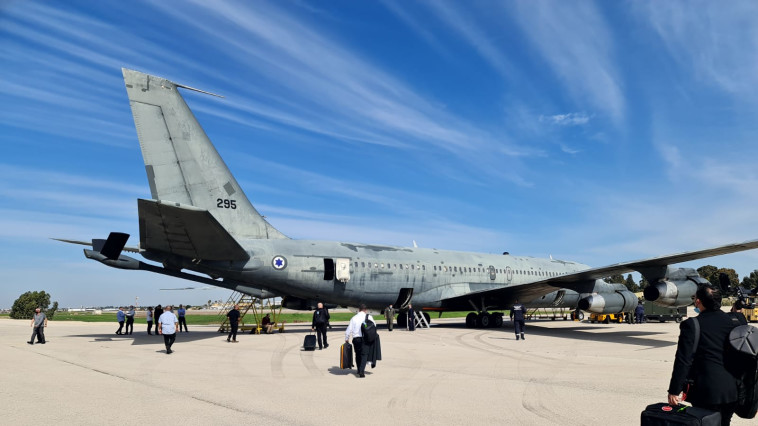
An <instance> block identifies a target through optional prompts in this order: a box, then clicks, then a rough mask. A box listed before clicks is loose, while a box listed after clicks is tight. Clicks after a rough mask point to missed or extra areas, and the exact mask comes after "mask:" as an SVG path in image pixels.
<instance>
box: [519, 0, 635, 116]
mask: <svg viewBox="0 0 758 426" xmlns="http://www.w3.org/2000/svg"><path fill="white" fill-rule="evenodd" d="M514 11H515V14H516V15H517V16H516V20H517V22H518V23H519V24H520V27H521V30H522V31H523V32H524V34H526V35H527V36H528V38H529V40H530V41H531V43H532V44H533V45H534V46H535V47H536V48H537V51H538V52H540V53H541V56H542V58H543V60H544V61H545V62H546V63H547V64H549V66H550V67H551V68H552V70H553V73H554V74H555V75H556V76H558V77H559V78H560V80H561V81H563V86H564V89H565V90H566V92H568V93H570V94H571V96H572V97H573V99H574V102H575V104H576V105H578V106H584V107H589V108H590V109H593V110H598V111H601V112H602V113H603V114H605V115H607V116H608V117H609V118H610V119H611V120H612V121H613V122H615V123H616V124H622V123H623V122H624V118H625V112H626V100H625V96H624V93H623V90H622V88H623V85H622V80H621V75H620V73H619V72H618V70H617V69H616V61H615V60H614V55H615V54H616V52H615V46H614V43H613V33H612V31H611V29H610V27H609V25H608V23H607V22H606V20H605V19H604V17H603V16H602V14H601V12H600V11H599V10H598V9H597V7H596V6H595V5H594V4H593V3H591V2H580V3H568V2H550V1H543V0H538V1H519V2H517V3H516V6H515V8H514Z"/></svg>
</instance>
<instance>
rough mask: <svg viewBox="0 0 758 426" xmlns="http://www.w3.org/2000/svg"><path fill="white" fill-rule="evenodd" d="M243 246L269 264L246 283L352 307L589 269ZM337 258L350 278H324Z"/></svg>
mask: <svg viewBox="0 0 758 426" xmlns="http://www.w3.org/2000/svg"><path fill="white" fill-rule="evenodd" d="M243 246H244V247H245V248H246V249H247V250H248V251H249V252H250V254H251V257H252V259H251V261H252V260H253V259H255V260H256V261H257V264H258V265H260V264H262V265H263V266H262V267H260V268H257V269H254V270H251V271H249V272H245V273H244V274H243V277H244V279H245V281H248V282H250V283H251V284H253V285H255V286H256V287H263V288H267V289H270V290H272V291H279V292H281V293H284V294H288V295H291V296H296V297H301V298H307V299H312V300H320V301H324V302H328V303H336V304H340V305H350V306H355V305H357V304H359V303H365V304H367V305H368V306H371V307H383V306H386V305H388V304H390V303H394V302H395V300H396V299H397V296H398V294H399V292H400V290H401V289H402V288H413V289H414V293H413V303H415V304H417V305H420V306H423V307H442V302H441V301H442V300H444V299H448V298H451V297H456V296H463V295H465V294H469V293H471V292H476V291H481V290H490V289H496V288H502V287H508V286H518V285H522V284H526V283H529V282H534V281H540V280H544V279H547V278H548V277H550V276H557V275H558V274H561V273H567V272H572V271H576V270H580V269H584V268H586V266H585V265H580V264H577V263H573V262H561V261H554V260H551V259H538V258H530V257H516V256H510V255H502V256H501V255H488V254H479V253H468V252H454V251H445V250H435V249H425V248H409V247H392V246H379V245H366V244H355V243H340V242H329V241H303V240H247V241H244V242H243ZM337 258H346V259H350V281H349V282H347V283H343V282H340V281H338V280H336V279H332V280H324V259H337ZM277 262H278V264H277ZM490 267H492V268H494V271H495V273H494V279H492V276H491V270H490ZM545 299H550V298H549V297H548V298H545ZM545 299H542V300H543V302H544V300H545ZM554 299H555V298H554V297H553V298H552V299H550V301H549V302H544V303H546V304H548V305H549V304H550V303H552V301H553V300H554ZM539 300H540V299H538V300H536V301H535V302H539Z"/></svg>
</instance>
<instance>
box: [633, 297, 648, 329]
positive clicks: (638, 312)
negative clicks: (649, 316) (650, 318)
mask: <svg viewBox="0 0 758 426" xmlns="http://www.w3.org/2000/svg"><path fill="white" fill-rule="evenodd" d="M644 320H645V307H644V306H642V302H641V301H640V302H638V303H637V307H636V308H634V322H635V323H637V324H642V322H643V321H644Z"/></svg>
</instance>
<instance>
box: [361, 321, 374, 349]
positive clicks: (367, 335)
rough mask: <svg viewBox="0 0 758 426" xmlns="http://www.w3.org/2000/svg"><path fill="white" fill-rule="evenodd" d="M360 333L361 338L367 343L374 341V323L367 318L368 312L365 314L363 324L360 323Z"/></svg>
mask: <svg viewBox="0 0 758 426" xmlns="http://www.w3.org/2000/svg"><path fill="white" fill-rule="evenodd" d="M361 334H363V340H365V341H366V342H368V343H374V341H375V340H376V324H374V322H373V321H369V320H368V314H366V317H365V318H364V319H363V324H361Z"/></svg>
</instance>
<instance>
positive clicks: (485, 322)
mask: <svg viewBox="0 0 758 426" xmlns="http://www.w3.org/2000/svg"><path fill="white" fill-rule="evenodd" d="M476 325H478V326H479V328H489V327H490V326H491V325H492V316H491V315H490V314H488V313H486V312H482V313H481V314H479V316H478V317H477V318H476Z"/></svg>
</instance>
